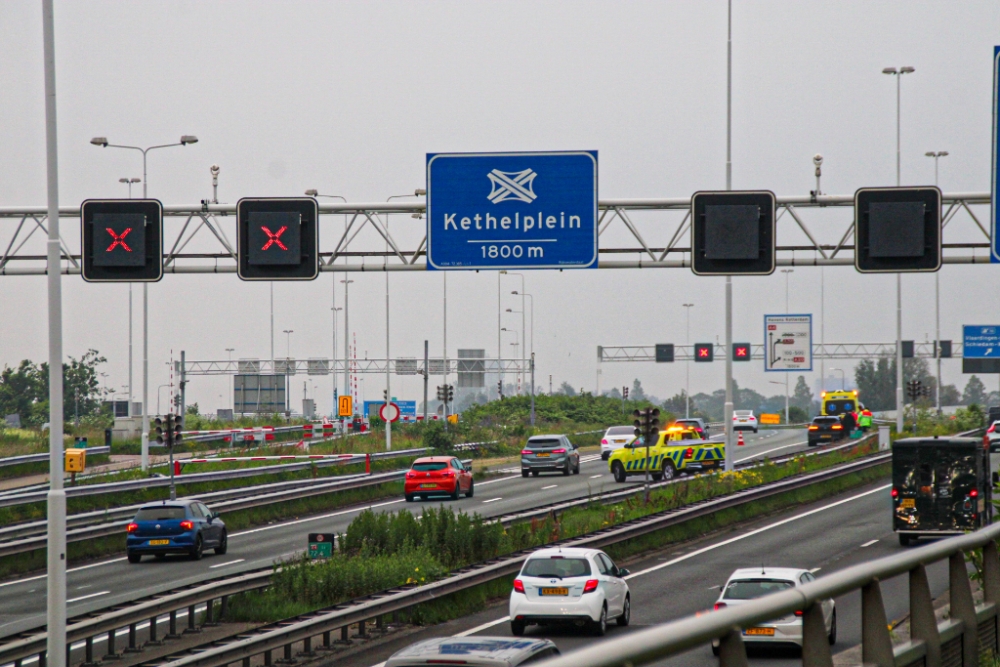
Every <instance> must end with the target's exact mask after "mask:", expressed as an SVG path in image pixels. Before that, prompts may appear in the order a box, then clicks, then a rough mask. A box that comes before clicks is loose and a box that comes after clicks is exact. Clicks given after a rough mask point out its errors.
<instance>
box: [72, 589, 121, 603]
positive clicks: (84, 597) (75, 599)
mask: <svg viewBox="0 0 1000 667" xmlns="http://www.w3.org/2000/svg"><path fill="white" fill-rule="evenodd" d="M110 592H111V591H101V592H100V593H91V594H90V595H84V596H82V597H78V598H73V599H71V600H66V604H73V603H74V602H79V601H80V600H87V599H89V598H99V597H101V596H102V595H107V594H108V593H110Z"/></svg>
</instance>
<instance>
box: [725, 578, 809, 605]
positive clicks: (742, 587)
mask: <svg viewBox="0 0 1000 667" xmlns="http://www.w3.org/2000/svg"><path fill="white" fill-rule="evenodd" d="M794 585H795V584H793V583H792V582H790V581H784V580H781V579H737V580H736V581H730V582H729V585H728V586H726V594H725V595H724V596H723V597H725V598H726V599H727V600H753V599H754V598H759V597H761V596H762V595H768V594H769V593H777V592H778V591H783V590H786V589H789V588H792V587H793V586H794Z"/></svg>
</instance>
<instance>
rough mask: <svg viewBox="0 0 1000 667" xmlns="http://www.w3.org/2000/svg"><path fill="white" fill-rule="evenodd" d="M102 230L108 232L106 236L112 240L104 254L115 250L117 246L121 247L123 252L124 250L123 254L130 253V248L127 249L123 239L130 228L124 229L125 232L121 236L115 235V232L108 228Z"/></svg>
mask: <svg viewBox="0 0 1000 667" xmlns="http://www.w3.org/2000/svg"><path fill="white" fill-rule="evenodd" d="M104 229H105V230H106V231H107V232H108V236H110V237H111V238H112V239H114V241H112V243H111V245H109V246H108V249H107V250H105V252H111V251H112V250H114V249H115V246H119V245H120V246H121V247H122V249H123V250H125V252H132V248H129V247H128V244H127V243H125V237H126V236H128V235H129V232H131V231H132V228H131V227H126V228H125V231H123V232H122V233H121V234H115V230H113V229H111V228H110V227H105V228H104Z"/></svg>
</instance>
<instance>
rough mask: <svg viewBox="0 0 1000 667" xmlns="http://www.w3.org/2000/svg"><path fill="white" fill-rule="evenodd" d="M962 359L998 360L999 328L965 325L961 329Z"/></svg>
mask: <svg viewBox="0 0 1000 667" xmlns="http://www.w3.org/2000/svg"><path fill="white" fill-rule="evenodd" d="M962 357H963V358H965V359H993V358H998V359H1000V326H996V325H982V324H966V325H965V326H963V327H962Z"/></svg>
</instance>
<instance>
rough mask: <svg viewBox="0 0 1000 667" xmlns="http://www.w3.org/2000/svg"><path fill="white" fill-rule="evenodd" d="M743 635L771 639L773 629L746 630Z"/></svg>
mask: <svg viewBox="0 0 1000 667" xmlns="http://www.w3.org/2000/svg"><path fill="white" fill-rule="evenodd" d="M743 634H745V635H749V636H756V637H773V636H774V628H747V629H746V630H744V631H743Z"/></svg>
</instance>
